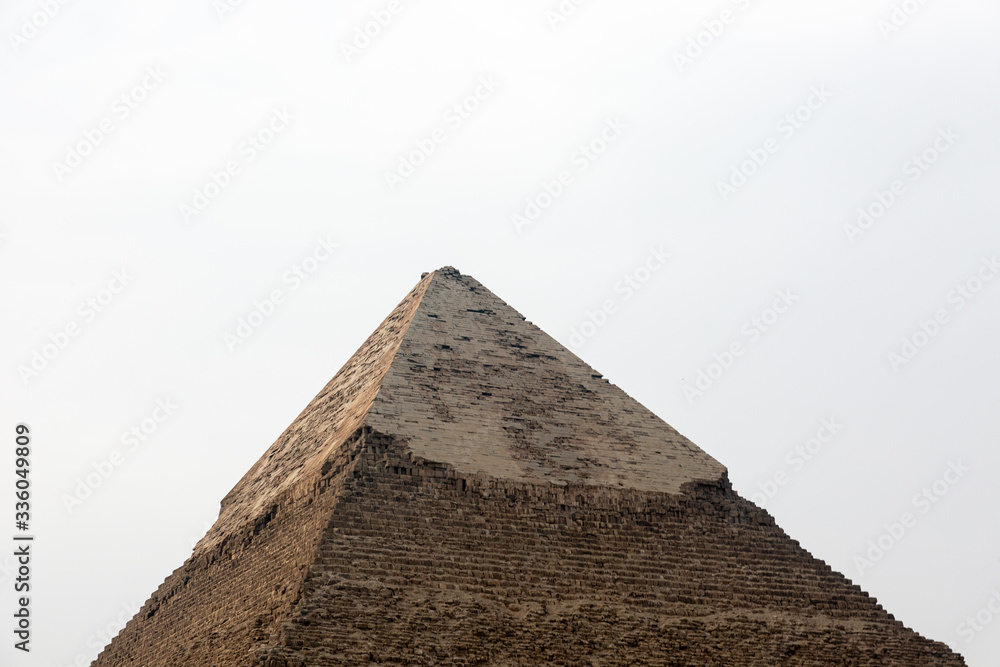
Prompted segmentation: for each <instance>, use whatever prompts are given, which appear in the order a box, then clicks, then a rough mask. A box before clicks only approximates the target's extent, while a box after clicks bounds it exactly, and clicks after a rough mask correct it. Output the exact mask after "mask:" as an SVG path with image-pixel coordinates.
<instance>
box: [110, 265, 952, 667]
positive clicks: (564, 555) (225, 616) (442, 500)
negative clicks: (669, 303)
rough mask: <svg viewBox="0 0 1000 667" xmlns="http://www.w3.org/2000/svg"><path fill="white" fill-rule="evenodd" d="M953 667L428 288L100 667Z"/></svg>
mask: <svg viewBox="0 0 1000 667" xmlns="http://www.w3.org/2000/svg"><path fill="white" fill-rule="evenodd" d="M359 663H362V664H392V663H394V664H442V663H444V664H492V665H533V664H540V663H544V664H566V665H580V664H595V665H618V664H621V665H626V664H658V665H762V664H767V665H783V664H786V665H858V666H868V665H872V666H874V665H962V664H964V662H963V661H962V659H961V658H960V657H959V656H957V655H955V654H954V653H952V652H951V651H949V649H948V648H947V647H945V646H944V645H942V644H939V643H936V642H931V641H928V640H926V639H924V638H922V637H920V636H919V635H917V634H916V633H914V632H912V631H910V630H908V629H906V628H905V627H904V626H903V625H902V624H900V623H899V622H897V621H895V620H893V619H892V617H891V616H890V615H889V614H887V613H886V612H885V611H883V610H882V609H881V607H880V606H879V605H878V604H877V602H876V601H875V600H874V599H872V598H871V597H869V596H868V595H866V594H865V593H864V592H862V591H861V590H860V589H859V588H858V587H857V586H854V585H852V584H851V583H850V582H849V581H848V580H846V579H845V578H844V577H843V576H841V575H840V574H837V573H834V572H832V571H831V570H830V568H829V567H828V566H826V565H825V564H824V563H822V562H821V561H818V560H816V559H814V558H812V557H811V556H810V555H809V554H808V552H806V551H805V550H803V549H801V548H800V547H799V546H798V544H797V543H796V542H794V541H793V540H791V539H789V538H788V537H787V536H786V535H785V534H784V532H782V531H781V529H780V528H778V527H777V526H776V525H775V524H774V521H773V519H772V518H771V517H770V515H768V514H767V513H766V512H764V511H763V510H761V509H759V508H757V507H756V506H754V505H753V504H751V503H749V502H747V501H746V500H744V499H742V498H740V497H739V496H738V495H737V494H735V493H734V492H733V491H732V489H731V487H730V485H729V482H728V478H727V476H726V470H725V468H724V467H723V466H722V465H721V464H719V463H718V462H716V461H715V460H714V459H712V458H711V457H710V456H708V455H707V454H705V453H704V452H702V451H701V450H700V449H698V448H697V447H696V446H694V445H693V444H692V443H690V442H689V441H688V440H687V439H685V438H684V437H683V436H681V435H680V434H678V433H677V432H676V431H675V430H674V429H673V428H671V427H670V426H669V425H667V424H666V423H664V422H663V421H662V420H660V419H658V418H657V417H656V416H655V415H653V414H652V413H650V412H649V411H648V410H646V409H645V408H643V407H642V406H641V405H639V404H638V403H637V402H636V401H634V400H633V399H631V398H630V397H628V396H627V395H626V394H625V393H624V392H622V391H621V390H620V389H618V388H617V387H615V386H613V385H611V384H609V383H608V382H607V381H605V380H603V379H602V378H601V376H600V374H598V373H596V372H595V371H593V369H591V368H590V367H589V366H587V365H586V364H584V363H583V362H582V361H580V360H579V359H578V358H577V357H575V356H574V355H573V354H572V353H570V352H569V351H567V350H566V349H565V348H563V347H562V346H560V345H559V344H558V343H556V342H555V341H554V340H552V339H551V338H550V337H549V336H547V335H546V334H544V333H543V332H541V331H540V330H539V329H538V328H536V327H534V326H533V325H531V324H530V323H528V322H526V321H524V318H523V317H521V316H520V315H519V314H518V313H517V312H516V311H514V310H513V309H511V308H510V307H509V306H507V305H506V304H505V303H503V302H502V301H501V300H500V299H498V298H497V297H495V296H494V295H493V294H491V293H490V292H489V291H488V290H486V289H485V288H484V287H483V286H482V285H480V284H479V283H478V282H477V281H475V280H474V279H472V278H470V277H469V276H463V275H461V274H459V273H458V272H457V271H455V270H454V269H451V268H450V267H446V268H445V269H441V270H439V271H436V272H433V273H431V274H428V275H427V276H425V277H424V278H423V279H422V280H421V282H420V283H419V284H418V285H417V286H416V287H415V288H414V289H413V290H412V291H411V292H410V294H408V295H407V297H406V298H405V299H404V300H403V301H402V302H401V303H400V305H399V306H398V307H397V308H396V309H395V310H394V311H393V313H392V314H390V316H389V317H388V318H387V319H386V320H385V322H383V324H382V325H381V326H380V327H379V328H378V330H376V332H375V333H374V334H372V336H371V337H370V338H369V339H368V341H366V342H365V344H364V345H362V347H361V348H360V349H359V350H358V352H356V353H355V355H354V356H353V357H352V358H351V359H350V360H349V361H348V363H347V364H346V365H345V366H344V368H342V369H341V370H340V372H338V373H337V375H336V376H335V377H334V378H333V380H331V381H330V383H329V384H328V385H327V386H326V387H325V388H324V389H323V391H321V392H320V394H319V395H318V396H317V397H316V398H315V399H314V400H313V401H312V402H311V403H310V404H309V406H307V408H306V409H305V410H304V411H303V412H302V414H300V415H299V417H298V418H297V419H296V420H295V421H294V422H293V423H292V425H291V426H289V428H288V429H287V430H286V431H285V433H283V434H282V435H281V437H279V438H278V440H277V441H276V442H275V443H274V445H272V446H271V448H270V449H269V450H268V451H267V453H265V455H264V456H263V457H262V458H261V459H260V460H259V461H258V462H257V463H256V464H255V465H254V466H253V467H252V468H251V469H250V471H249V472H248V473H247V474H246V475H245V476H244V477H243V479H242V480H240V482H239V483H238V484H237V485H236V486H235V487H234V488H233V490H232V491H231V492H230V493H229V494H228V495H227V496H226V498H225V499H224V500H223V503H222V509H221V511H220V516H219V520H218V521H217V522H216V524H215V525H214V526H213V527H212V529H211V530H210V531H209V533H208V534H207V535H206V536H205V538H203V539H202V540H201V542H199V543H198V545H197V546H196V547H195V550H194V553H193V554H192V556H191V558H189V559H188V561H187V562H186V563H185V564H184V565H183V566H182V567H181V568H179V569H178V570H177V571H175V572H174V573H173V574H172V575H171V576H170V577H168V578H167V580H166V581H165V582H164V583H163V585H161V586H160V588H159V589H157V591H156V592H155V593H154V594H153V596H152V597H151V598H150V600H149V601H148V602H147V603H146V604H145V605H144V606H143V608H142V610H141V611H140V612H139V613H138V614H137V615H136V617H135V618H133V619H132V620H131V621H130V622H129V623H128V625H127V626H126V628H125V629H124V630H123V631H122V632H121V633H120V634H119V636H118V637H116V638H115V640H114V641H113V642H112V643H111V644H110V645H109V647H108V648H107V649H106V650H105V651H104V652H103V653H102V654H101V655H100V656H99V658H98V659H97V661H96V662H95V663H94V664H95V665H100V666H109V667H110V666H119V665H121V666H124V665H136V666H139V665H141V666H142V667H147V666H148V667H160V666H163V667H166V666H168V665H192V666H203V665H204V666H209V665H211V666H213V667H223V666H225V667H228V666H230V665H232V666H237V665H239V666H244V665H246V666H258V667H289V666H296V667H298V666H302V667H305V666H319V667H322V666H325V665H341V664H351V665H352V664H359Z"/></svg>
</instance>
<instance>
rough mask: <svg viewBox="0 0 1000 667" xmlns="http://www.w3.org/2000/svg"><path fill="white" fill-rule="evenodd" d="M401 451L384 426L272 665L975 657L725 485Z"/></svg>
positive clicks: (345, 496) (337, 513)
mask: <svg viewBox="0 0 1000 667" xmlns="http://www.w3.org/2000/svg"><path fill="white" fill-rule="evenodd" d="M397 450H398V447H397V446H394V444H393V443H392V441H391V440H390V439H388V438H383V437H380V436H377V435H375V434H370V435H369V437H368V440H367V442H366V447H365V455H364V458H363V459H361V460H360V466H359V468H358V471H357V478H356V479H354V480H353V481H351V482H349V484H348V488H346V489H345V490H344V491H343V493H342V495H340V496H339V497H340V501H339V503H338V504H337V506H336V508H335V510H334V512H333V516H332V520H331V522H330V525H329V528H328V530H327V532H326V535H325V538H324V541H323V544H322V547H321V549H320V553H319V558H318V562H317V564H316V565H315V566H313V567H312V568H311V569H310V573H309V576H308V579H307V580H306V582H305V584H304V586H305V590H304V593H303V597H302V599H301V600H300V601H299V602H298V603H297V604H296V605H295V608H294V609H293V613H292V617H291V619H290V623H288V624H287V625H286V626H285V629H284V630H283V632H282V634H281V637H280V641H279V642H278V643H277V644H276V646H275V647H274V648H273V649H271V650H270V651H269V652H266V653H265V654H262V659H261V663H260V665H262V666H266V667H285V666H286V665H287V666H294V667H302V666H309V667H314V666H316V667H322V666H326V665H342V664H428V665H430V664H461V665H472V664H489V665H536V664H565V665H590V664H594V665H626V664H656V665H692V666H694V665H763V664H767V665H855V666H859V667H866V666H874V665H961V664H964V662H963V661H962V660H961V658H959V657H957V656H955V655H954V654H952V653H951V652H950V651H949V650H948V649H947V648H946V647H945V646H943V645H942V644H938V643H934V642H930V641H927V640H925V639H923V638H921V637H919V636H918V635H916V634H915V633H913V632H911V631H909V630H907V629H905V628H904V627H903V626H902V624H901V623H899V622H897V621H895V620H893V619H892V617H891V616H889V615H888V614H887V613H885V612H884V611H882V609H881V607H880V606H879V605H878V604H877V603H876V602H875V600H874V599H872V598H870V597H869V596H868V595H866V594H865V593H863V592H862V591H861V590H860V589H859V588H858V587H857V586H854V585H852V584H850V583H849V582H848V581H847V580H846V579H845V578H844V577H843V576H841V575H839V574H837V573H834V572H832V571H831V570H830V568H829V567H828V566H826V565H825V564H824V563H822V562H821V561H818V560H816V559H814V558H812V557H811V556H810V555H809V554H808V553H807V552H806V551H805V550H803V549H802V548H800V547H799V546H798V544H797V543H796V542H794V541H792V540H791V539H789V538H788V537H787V536H786V535H785V534H784V533H783V532H782V531H781V530H780V529H779V528H778V527H777V526H776V525H775V524H774V522H773V519H772V518H771V517H770V515H768V514H767V513H766V512H764V511H762V510H760V509H758V508H757V507H756V506H754V505H752V504H750V503H748V502H746V501H745V500H743V499H741V498H740V497H739V496H737V495H736V494H735V493H734V492H733V491H732V490H731V488H730V487H729V484H728V482H727V481H723V482H720V483H719V484H716V485H693V486H691V487H689V488H688V493H687V495H686V496H684V497H678V496H669V495H665V494H656V493H648V492H636V491H628V490H623V491H616V490H613V489H606V488H596V487H582V486H581V487H572V486H569V487H562V488H558V487H554V486H549V485H526V484H519V483H508V482H501V481H497V480H492V479H486V478H477V477H465V476H461V475H457V474H456V473H455V472H454V471H453V470H451V469H449V468H447V467H443V466H437V465H434V464H429V463H422V462H420V461H416V462H415V461H412V460H411V459H410V458H409V457H408V456H400V455H399V453H398V451H397ZM265 655H266V659H265Z"/></svg>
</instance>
